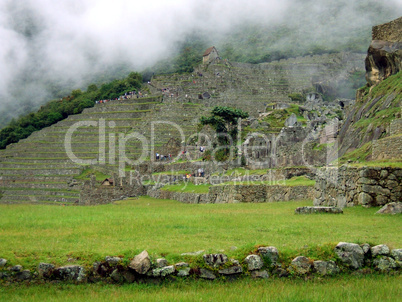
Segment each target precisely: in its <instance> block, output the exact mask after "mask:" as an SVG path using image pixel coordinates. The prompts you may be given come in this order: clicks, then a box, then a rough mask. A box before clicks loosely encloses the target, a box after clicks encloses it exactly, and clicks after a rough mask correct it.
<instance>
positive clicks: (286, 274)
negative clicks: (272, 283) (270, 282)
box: [273, 268, 289, 278]
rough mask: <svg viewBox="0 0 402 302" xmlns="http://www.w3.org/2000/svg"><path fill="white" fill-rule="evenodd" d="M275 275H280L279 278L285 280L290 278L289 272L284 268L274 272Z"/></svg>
mask: <svg viewBox="0 0 402 302" xmlns="http://www.w3.org/2000/svg"><path fill="white" fill-rule="evenodd" d="M273 273H274V274H275V275H278V277H279V278H284V277H288V276H289V272H288V271H287V270H285V269H283V268H277V269H276V270H274V271H273Z"/></svg>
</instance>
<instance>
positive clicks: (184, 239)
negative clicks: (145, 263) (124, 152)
mask: <svg viewBox="0 0 402 302" xmlns="http://www.w3.org/2000/svg"><path fill="white" fill-rule="evenodd" d="M310 204H311V201H306V202H278V203H260V204H249V203H240V204H182V203H179V202H176V201H172V200H159V199H154V198H150V197H141V198H138V199H129V200H125V201H120V202H118V203H116V204H108V205H101V206H96V207H63V206H59V207H58V206H47V205H0V211H1V213H2V219H1V220H0V229H1V233H2V235H1V236H2V237H1V238H2V244H1V245H0V255H1V256H2V257H4V258H6V259H8V260H9V264H10V265H13V264H21V265H23V266H24V267H26V268H32V267H34V266H36V265H37V264H38V263H39V262H41V261H43V262H51V263H54V264H57V265H64V264H68V263H69V262H67V259H68V258H73V259H76V260H75V261H74V263H77V264H84V265H86V266H91V265H92V263H93V262H94V261H97V260H101V259H103V258H104V257H105V256H106V255H121V256H124V257H125V258H126V259H131V258H132V257H133V255H135V254H136V253H138V252H140V251H142V250H143V249H146V250H148V252H149V253H150V255H151V256H152V258H153V259H155V258H156V257H160V255H162V254H163V255H164V256H165V257H166V259H168V261H170V262H175V261H179V260H180V259H182V257H180V256H178V255H179V254H181V253H184V252H194V251H198V250H206V251H207V252H217V251H219V250H224V251H225V253H227V254H228V256H230V257H235V258H241V257H244V256H246V255H247V254H248V253H249V252H250V251H253V250H255V248H256V245H273V246H276V247H277V248H278V249H279V251H280V252H281V255H283V256H286V258H288V257H291V256H296V255H297V253H299V252H300V251H302V252H303V254H305V256H308V257H312V258H314V259H317V257H318V254H317V252H316V251H319V250H320V249H321V250H322V251H323V253H324V254H325V255H327V256H329V257H332V256H333V255H332V254H331V253H332V251H331V249H332V247H333V246H335V245H336V244H337V243H338V242H339V241H350V242H361V243H363V242H369V243H371V244H380V243H384V244H387V245H389V246H390V247H391V248H399V247H400V246H402V240H401V236H400V235H399V233H400V232H399V230H400V227H398V226H400V224H401V220H400V217H399V216H379V215H374V213H375V212H376V211H377V210H378V209H376V208H369V209H366V208H363V207H354V208H346V209H344V214H343V215H313V216H311V215H295V214H294V210H295V208H296V207H298V206H307V205H310ZM367 221H370V223H367ZM231 246H237V247H238V249H237V250H234V251H232V250H230V247H231ZM300 249H302V250H300ZM331 255H332V256H331ZM182 260H183V259H182ZM185 260H189V261H191V259H185ZM70 264H71V263H70Z"/></svg>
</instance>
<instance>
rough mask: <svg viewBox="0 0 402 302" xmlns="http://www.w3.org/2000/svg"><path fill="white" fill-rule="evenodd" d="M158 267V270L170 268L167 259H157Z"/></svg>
mask: <svg viewBox="0 0 402 302" xmlns="http://www.w3.org/2000/svg"><path fill="white" fill-rule="evenodd" d="M156 266H157V267H158V268H161V267H165V266H168V262H167V260H166V259H165V258H159V259H156Z"/></svg>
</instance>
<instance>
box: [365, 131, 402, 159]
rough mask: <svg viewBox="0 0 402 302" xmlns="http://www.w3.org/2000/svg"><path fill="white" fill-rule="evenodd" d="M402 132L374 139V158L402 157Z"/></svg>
mask: <svg viewBox="0 0 402 302" xmlns="http://www.w3.org/2000/svg"><path fill="white" fill-rule="evenodd" d="M401 158H402V134H401V135H398V136H391V137H386V138H383V139H380V140H376V141H373V149H372V159H373V160H381V159H401Z"/></svg>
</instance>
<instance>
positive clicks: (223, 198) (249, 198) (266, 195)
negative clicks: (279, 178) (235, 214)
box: [209, 185, 313, 203]
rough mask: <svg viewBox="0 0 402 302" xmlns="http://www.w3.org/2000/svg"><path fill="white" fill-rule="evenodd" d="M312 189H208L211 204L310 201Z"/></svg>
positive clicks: (215, 187)
mask: <svg viewBox="0 0 402 302" xmlns="http://www.w3.org/2000/svg"><path fill="white" fill-rule="evenodd" d="M312 193H313V187H306V186H294V187H286V186H275V185H274V186H266V185H225V186H214V187H211V188H210V189H209V201H210V202H211V203H238V202H253V203H259V202H276V201H289V200H305V199H311V198H312V196H313V195H312Z"/></svg>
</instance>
